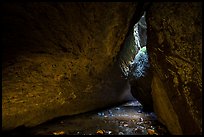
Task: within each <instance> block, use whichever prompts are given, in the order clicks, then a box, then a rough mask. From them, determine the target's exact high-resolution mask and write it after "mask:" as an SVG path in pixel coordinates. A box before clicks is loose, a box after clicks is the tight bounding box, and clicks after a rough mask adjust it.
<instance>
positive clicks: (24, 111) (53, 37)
mask: <svg viewBox="0 0 204 137" xmlns="http://www.w3.org/2000/svg"><path fill="white" fill-rule="evenodd" d="M140 6H141V5H138V4H133V3H45V2H42V3H3V4H2V5H1V10H2V13H3V16H2V25H3V27H2V28H3V30H2V33H3V36H2V40H3V64H2V120H3V121H2V128H3V130H7V129H12V128H15V127H17V126H20V125H25V126H34V125H37V124H40V123H42V122H45V121H46V120H49V119H52V118H54V117H58V116H63V115H73V114H78V113H82V112H86V111H89V110H93V109H96V108H102V107H105V106H108V105H113V104H116V103H118V102H121V101H125V100H127V99H129V98H131V97H132V96H130V92H127V91H129V90H130V89H129V86H128V84H127V82H126V80H125V79H123V78H121V77H120V76H121V70H120V68H119V66H115V62H116V61H115V60H116V59H115V57H116V55H117V53H118V51H119V50H120V46H121V44H122V43H123V41H124V39H125V35H126V34H127V32H128V29H129V24H130V22H131V19H132V17H133V14H134V13H135V11H136V10H137V9H138V8H139V7H140Z"/></svg>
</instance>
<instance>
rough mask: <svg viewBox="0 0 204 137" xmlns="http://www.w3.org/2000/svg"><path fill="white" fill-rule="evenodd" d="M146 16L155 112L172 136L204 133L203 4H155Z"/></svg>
mask: <svg viewBox="0 0 204 137" xmlns="http://www.w3.org/2000/svg"><path fill="white" fill-rule="evenodd" d="M146 15H147V17H146V18H147V32H148V35H147V37H148V39H147V50H148V53H149V57H150V60H149V61H150V64H151V65H152V66H153V69H154V70H153V71H154V72H153V82H152V97H153V103H154V110H155V112H156V114H157V116H158V118H159V119H160V121H161V122H163V124H165V125H166V126H167V127H168V129H169V131H170V132H171V133H172V134H202V77H201V75H202V4H201V3H199V2H196V3H193V2H190V3H153V4H152V5H151V6H150V9H149V10H148V12H147V14H146Z"/></svg>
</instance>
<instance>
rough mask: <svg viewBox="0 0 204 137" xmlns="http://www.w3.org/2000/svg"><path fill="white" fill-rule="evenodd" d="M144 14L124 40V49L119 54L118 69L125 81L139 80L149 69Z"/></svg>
mask: <svg viewBox="0 0 204 137" xmlns="http://www.w3.org/2000/svg"><path fill="white" fill-rule="evenodd" d="M145 14H146V13H145V12H144V14H143V15H142V17H141V18H140V20H139V21H138V22H137V23H136V24H135V25H134V27H133V28H132V30H131V32H130V34H129V36H128V37H127V38H126V41H125V44H124V47H123V49H122V51H121V53H120V68H121V70H122V72H123V74H124V76H125V78H127V79H139V78H141V77H144V76H145V75H146V70H147V69H148V68H149V66H150V65H149V61H148V54H147V50H146V44H147V34H146V30H147V25H146V20H145Z"/></svg>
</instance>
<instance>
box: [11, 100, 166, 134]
mask: <svg viewBox="0 0 204 137" xmlns="http://www.w3.org/2000/svg"><path fill="white" fill-rule="evenodd" d="M24 132H26V134H32V135H97V134H101V135H168V134H169V132H168V131H167V129H166V127H165V126H163V125H162V124H161V123H160V122H158V120H157V118H156V116H155V114H154V113H153V112H144V111H143V110H142V106H141V104H140V103H139V102H138V101H137V100H135V101H129V102H126V103H124V104H121V105H119V106H115V107H112V108H108V109H105V110H98V111H92V112H88V113H84V114H79V115H76V116H69V117H63V118H58V119H55V120H51V121H49V122H46V123H43V124H41V125H39V126H36V127H34V128H31V129H29V130H26V131H25V130H24ZM14 134H20V133H17V132H16V133H14Z"/></svg>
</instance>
